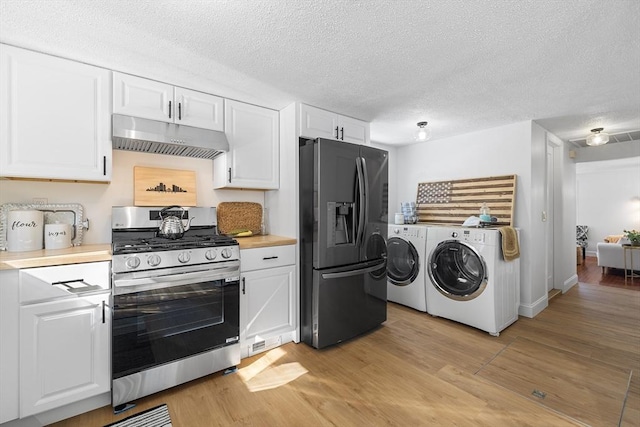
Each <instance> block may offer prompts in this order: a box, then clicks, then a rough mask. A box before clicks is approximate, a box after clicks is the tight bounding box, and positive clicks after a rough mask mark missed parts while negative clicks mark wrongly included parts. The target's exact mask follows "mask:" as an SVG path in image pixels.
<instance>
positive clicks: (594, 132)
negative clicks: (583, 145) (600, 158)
mask: <svg viewBox="0 0 640 427" xmlns="http://www.w3.org/2000/svg"><path fill="white" fill-rule="evenodd" d="M603 129H604V128H595V129H591V135H589V136H588V137H587V145H590V146H592V147H595V146H598V145H604V144H606V143H607V142H609V134H608V133H605V132H602V130H603Z"/></svg>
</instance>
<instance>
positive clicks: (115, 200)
mask: <svg viewBox="0 0 640 427" xmlns="http://www.w3.org/2000/svg"><path fill="white" fill-rule="evenodd" d="M134 166H148V167H157V168H166V169H184V170H193V171H195V172H196V187H197V190H196V193H197V203H198V205H199V206H216V205H218V203H220V202H227V201H245V202H256V203H260V204H262V205H263V204H264V193H263V192H262V191H253V190H213V184H212V183H213V162H212V161H211V160H207V159H192V158H188V157H172V156H166V155H161V154H148V153H137V152H133V151H121V150H114V151H113V174H112V180H111V183H109V184H88V183H72V182H40V181H20V180H6V179H3V180H0V204H4V203H33V199H34V198H46V199H47V202H48V203H79V204H81V205H82V206H83V208H84V215H85V218H88V219H89V221H90V226H89V230H85V234H84V239H83V244H100V243H110V242H111V207H112V206H131V205H133V168H134Z"/></svg>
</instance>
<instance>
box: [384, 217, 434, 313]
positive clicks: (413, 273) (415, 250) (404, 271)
mask: <svg viewBox="0 0 640 427" xmlns="http://www.w3.org/2000/svg"><path fill="white" fill-rule="evenodd" d="M426 247H427V227H425V226H424V225H393V224H390V225H389V234H388V237H387V300H388V301H392V302H397V303H399V304H402V305H406V306H407V307H411V308H415V309H416V310H420V311H424V312H426V311H427V300H426V290H425V284H426V274H427V273H426V270H425V255H426V253H425V250H426Z"/></svg>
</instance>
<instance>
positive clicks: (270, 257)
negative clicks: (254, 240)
mask: <svg viewBox="0 0 640 427" xmlns="http://www.w3.org/2000/svg"><path fill="white" fill-rule="evenodd" d="M262 259H263V260H265V261H266V260H268V259H278V257H277V256H266V257H264V258H262Z"/></svg>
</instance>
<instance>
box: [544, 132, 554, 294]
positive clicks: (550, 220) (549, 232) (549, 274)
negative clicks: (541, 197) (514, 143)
mask: <svg viewBox="0 0 640 427" xmlns="http://www.w3.org/2000/svg"><path fill="white" fill-rule="evenodd" d="M553 163H554V145H553V144H547V171H546V174H547V188H546V195H545V199H546V221H547V222H546V227H545V234H546V239H545V241H546V261H545V266H546V278H547V292H549V291H551V290H552V289H553V288H554V285H553V252H554V251H553V245H554V230H553V226H554V215H553V209H554V201H553V197H554V165H553Z"/></svg>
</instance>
